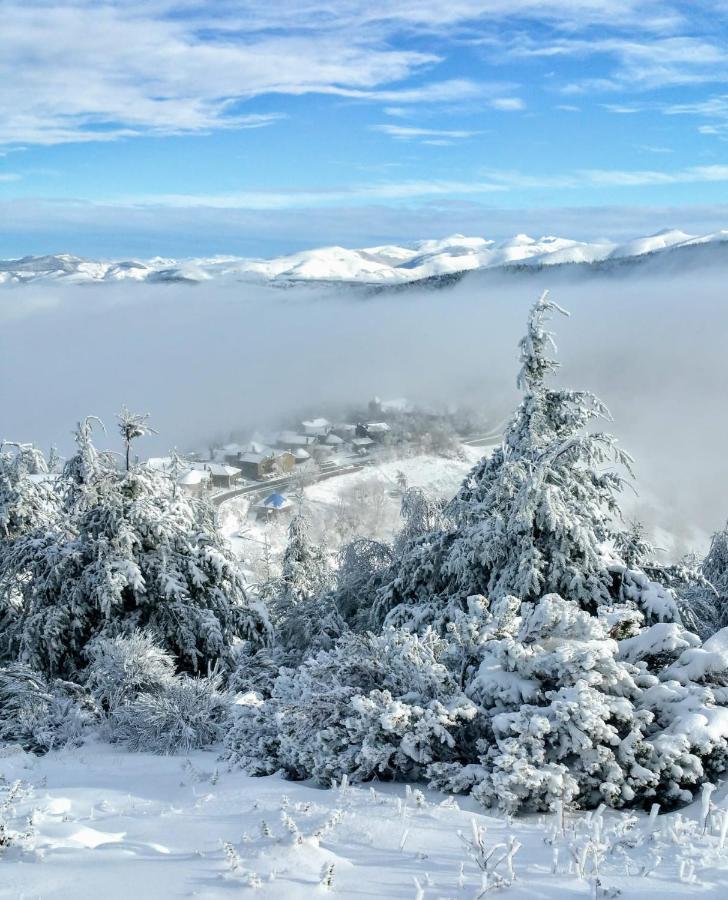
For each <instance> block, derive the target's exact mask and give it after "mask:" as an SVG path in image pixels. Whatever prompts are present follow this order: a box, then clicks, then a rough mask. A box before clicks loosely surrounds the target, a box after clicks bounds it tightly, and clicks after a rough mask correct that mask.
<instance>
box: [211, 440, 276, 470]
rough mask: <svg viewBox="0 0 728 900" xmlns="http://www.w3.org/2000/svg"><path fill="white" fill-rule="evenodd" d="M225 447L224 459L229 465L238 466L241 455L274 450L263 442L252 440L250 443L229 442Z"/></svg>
mask: <svg viewBox="0 0 728 900" xmlns="http://www.w3.org/2000/svg"><path fill="white" fill-rule="evenodd" d="M223 449H224V450H225V454H224V460H225V463H226V464H227V465H228V466H237V465H238V460H239V459H240V457H241V456H245V455H246V454H248V453H265V452H266V451H269V452H271V453H272V452H273V451H272V450H270V448H269V447H267V446H266V445H265V444H261V443H260V442H259V441H250V443H248V444H227V445H226V447H225V448H223Z"/></svg>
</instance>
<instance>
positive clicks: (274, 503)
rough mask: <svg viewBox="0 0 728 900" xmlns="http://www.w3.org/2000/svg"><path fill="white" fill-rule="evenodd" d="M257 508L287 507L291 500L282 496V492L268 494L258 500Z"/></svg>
mask: <svg viewBox="0 0 728 900" xmlns="http://www.w3.org/2000/svg"><path fill="white" fill-rule="evenodd" d="M255 505H256V507H258V508H259V509H277V510H281V509H288V508H289V507H291V506H293V504H292V503H291V501H290V500H289V499H288V498H287V497H284V496H283V494H269V496H267V497H266V498H265V499H264V500H259V501H258V502H257V503H256V504H255Z"/></svg>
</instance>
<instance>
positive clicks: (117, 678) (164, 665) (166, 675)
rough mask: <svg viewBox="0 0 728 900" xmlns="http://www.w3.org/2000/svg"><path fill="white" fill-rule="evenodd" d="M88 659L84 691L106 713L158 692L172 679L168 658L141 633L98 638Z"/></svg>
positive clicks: (168, 655) (169, 655)
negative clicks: (85, 688) (123, 704)
mask: <svg viewBox="0 0 728 900" xmlns="http://www.w3.org/2000/svg"><path fill="white" fill-rule="evenodd" d="M88 656H89V658H90V659H91V663H90V665H89V667H88V669H87V670H86V687H87V688H88V690H89V691H90V692H91V694H92V696H93V697H94V699H95V700H96V702H97V703H98V704H99V706H100V707H101V708H102V709H103V710H105V711H106V712H109V711H110V710H113V709H116V707H117V706H120V705H121V704H122V703H127V702H129V701H130V700H133V699H135V698H136V697H137V696H138V695H139V694H142V693H144V694H154V693H158V692H160V691H162V690H163V689H164V688H165V687H166V686H167V684H168V683H169V680H170V678H171V677H172V676H173V675H174V659H173V658H172V656H171V654H170V653H168V652H167V651H166V650H162V649H161V648H160V647H158V646H157V645H156V644H155V643H154V641H153V639H152V637H151V636H150V635H148V634H145V633H143V632H134V633H133V634H131V635H129V636H128V637H125V636H123V635H119V636H117V637H115V638H99V639H98V640H96V641H94V642H93V643H92V644H91V645H90V647H89V650H88Z"/></svg>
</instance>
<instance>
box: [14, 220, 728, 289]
mask: <svg viewBox="0 0 728 900" xmlns="http://www.w3.org/2000/svg"><path fill="white" fill-rule="evenodd" d="M700 245H725V249H726V250H728V229H726V230H723V231H717V232H714V233H712V234H706V235H702V236H696V235H690V234H686V233H685V232H683V231H678V230H674V229H673V230H666V231H660V232H658V233H657V234H653V235H649V236H647V237H642V238H637V239H635V240H632V241H628V242H627V243H624V244H615V243H612V242H610V241H607V240H603V241H595V242H585V241H574V240H570V239H568V238H559V237H541V238H535V239H534V238H531V237H529V236H528V235H526V234H518V235H516V236H515V237H513V238H511V239H510V240H507V241H502V242H500V243H496V242H495V241H489V240H486V239H485V238H480V237H465V236H463V235H461V234H455V235H452V236H451V237H448V238H445V239H443V240H431V241H419V242H417V243H415V244H412V245H410V246H401V247H400V246H397V245H387V246H382V247H366V248H364V249H363V250H348V249H346V248H344V247H322V248H321V249H319V250H305V251H303V252H301V253H294V254H291V255H290V256H279V257H276V258H274V259H244V258H241V257H235V256H214V257H209V258H201V259H185V260H175V259H163V258H161V257H155V258H154V259H148V260H135V259H134V260H130V259H126V260H90V259H83V258H81V257H78V256H71V255H69V254H66V253H60V254H57V255H49V256H26V257H23V258H22V259H9V260H0V285H1V284H18V283H32V282H38V281H51V282H58V283H61V282H62V283H75V284H88V283H98V282H120V281H146V282H175V281H176V282H188V283H201V282H206V281H210V280H226V281H247V282H260V283H277V284H291V283H295V282H309V283H311V282H339V283H353V284H368V285H397V284H407V283H412V282H415V281H421V280H423V279H432V278H437V277H438V276H449V275H457V274H460V273H463V272H468V271H472V270H475V269H503V268H513V267H519V268H521V267H529V266H535V267H539V266H557V265H567V264H570V265H574V264H576V265H579V266H585V267H592V266H594V265H596V264H598V267H599V268H602V267H603V266H604V265H608V264H610V263H614V264H617V263H623V262H625V261H628V260H635V259H642V258H644V257H647V256H650V257H654V256H656V255H662V254H665V253H667V252H670V253H671V254H672V253H674V252H676V251H680V250H682V249H683V248H688V247H698V246H700ZM720 250H721V251H722V250H723V247H720Z"/></svg>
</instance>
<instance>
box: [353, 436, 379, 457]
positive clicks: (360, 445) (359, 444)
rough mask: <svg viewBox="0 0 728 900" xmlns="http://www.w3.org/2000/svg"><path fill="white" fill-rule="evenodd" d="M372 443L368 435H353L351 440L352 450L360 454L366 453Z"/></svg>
mask: <svg viewBox="0 0 728 900" xmlns="http://www.w3.org/2000/svg"><path fill="white" fill-rule="evenodd" d="M373 445H374V441H373V440H372V439H371V438H370V437H355V438H354V439H353V440H352V442H351V446H352V447H353V448H354V452H355V453H358V454H359V455H360V456H364V455H366V454H367V453H368V452H369V450H370V448H371V447H372V446H373Z"/></svg>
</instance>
